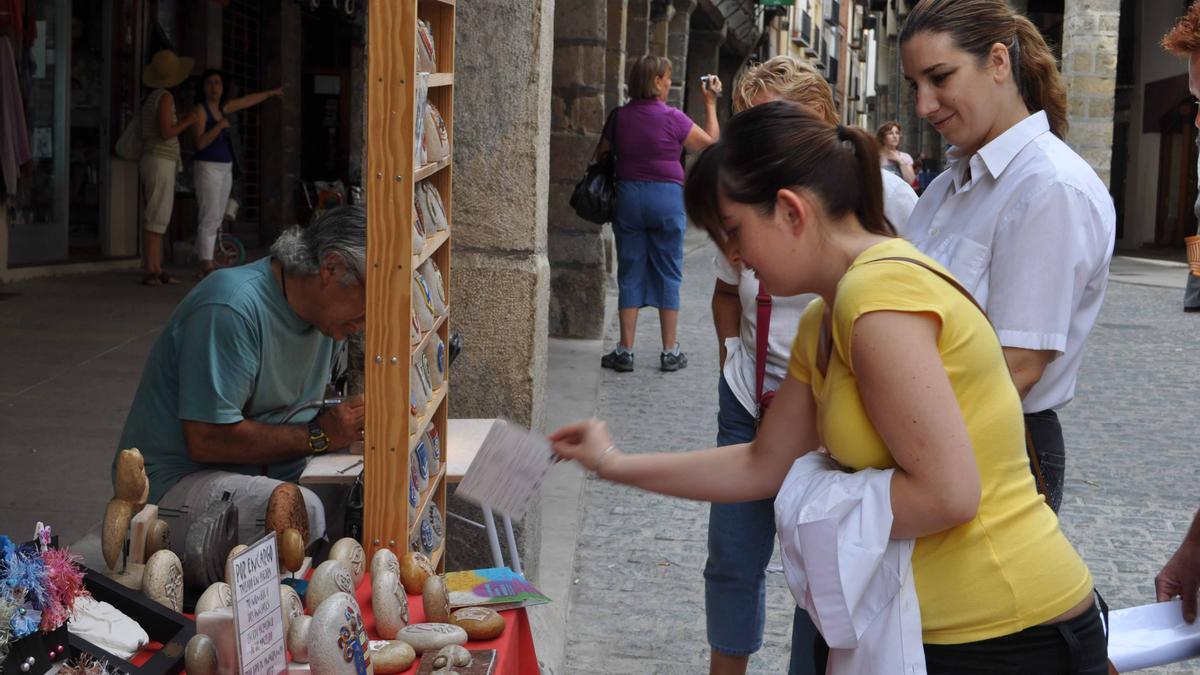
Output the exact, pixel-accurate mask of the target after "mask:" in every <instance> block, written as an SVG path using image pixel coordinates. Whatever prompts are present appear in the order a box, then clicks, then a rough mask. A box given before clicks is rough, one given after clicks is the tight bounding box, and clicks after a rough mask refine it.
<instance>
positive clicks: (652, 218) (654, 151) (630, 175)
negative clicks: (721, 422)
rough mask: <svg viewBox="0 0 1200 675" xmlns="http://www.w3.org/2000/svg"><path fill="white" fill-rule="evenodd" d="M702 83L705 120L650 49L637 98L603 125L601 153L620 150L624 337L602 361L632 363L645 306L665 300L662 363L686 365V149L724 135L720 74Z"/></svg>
mask: <svg viewBox="0 0 1200 675" xmlns="http://www.w3.org/2000/svg"><path fill="white" fill-rule="evenodd" d="M709 78H710V79H708V80H706V81H705V82H706V84H705V86H704V88H703V93H704V116H705V121H704V128H703V129H702V128H700V126H699V125H697V124H696V123H695V122H693V121H692V120H691V118H689V117H688V116H687V115H686V114H685V113H684V112H683V111H682V110H679V109H678V108H672V107H671V106H669V105H667V95H668V94H669V93H670V91H671V59H669V58H667V57H665V56H654V55H646V56H640V57H638V58H636V59H634V61H633V63H632V65H631V66H630V68H629V80H628V85H629V96H630V101H629V103H626V104H625V105H623V106H621V107H620V108H617V109H615V110H613V112H612V114H611V115H609V118H608V121H607V122H606V123H605V125H604V131H603V133H602V134H601V138H600V143H599V145H598V146H597V147H596V155H597V156H602V155H603V154H604V153H606V152H608V151H609V150H610V149H611V150H613V151H614V152H615V153H616V159H617V161H616V173H617V176H616V177H617V206H616V213H615V214H614V216H613V223H612V228H613V237H614V238H615V239H616V244H617V287H618V290H619V294H618V298H617V317H618V319H619V321H620V324H621V338H620V342H619V343H618V344H617V346H616V348H615V349H613V350H612V351H611V352H609V353H608V354H605V355H604V356H603V358H601V359H600V365H601V366H602V367H604V368H610V369H612V370H615V371H617V372H623V373H626V372H630V371H632V370H633V363H634V360H633V341H634V336H635V335H636V334H637V318H638V311H639V310H640V309H641V308H642V307H656V308H658V317H659V321H660V324H661V332H662V353H661V354H660V355H659V369H660V370H663V371H666V372H673V371H677V370H679V369H680V368H686V367H687V355H686V354H684V353H683V352H682V351H680V349H679V343H678V342H677V341H676V339H675V337H676V327H677V326H678V323H679V286H680V284H681V283H683V232H684V230H685V229H686V228H687V218H686V217H685V216H684V213H683V163H682V162H681V161H680V158H681V156H682V154H683V151H684V149H687V150H692V151H696V150H701V149H703V148H706V147H708V146H709V145H710V144H711V143H712V142H713V140H714V139H716V138H717V137H718V136H719V135H720V127H719V126H718V122H717V97H718V96H719V95H720V93H721V81H720V80H719V79H717V77H716V76H715V75H713V76H709Z"/></svg>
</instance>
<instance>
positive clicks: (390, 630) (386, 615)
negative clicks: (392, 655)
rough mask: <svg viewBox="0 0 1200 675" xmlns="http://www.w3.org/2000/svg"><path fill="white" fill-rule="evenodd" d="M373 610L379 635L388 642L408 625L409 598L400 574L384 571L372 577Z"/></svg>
mask: <svg viewBox="0 0 1200 675" xmlns="http://www.w3.org/2000/svg"><path fill="white" fill-rule="evenodd" d="M371 609H372V610H373V611H374V612H375V626H376V628H377V629H378V630H379V634H380V635H381V636H382V637H384V638H386V639H388V640H391V639H392V638H394V637H396V633H397V632H398V631H399V630H400V629H401V628H404V627H405V626H407V625H408V596H407V595H405V593H404V588H403V587H402V586H401V585H400V575H399V574H397V573H396V572H389V571H387V570H384V571H381V572H380V573H379V574H376V575H374V576H372V577H371Z"/></svg>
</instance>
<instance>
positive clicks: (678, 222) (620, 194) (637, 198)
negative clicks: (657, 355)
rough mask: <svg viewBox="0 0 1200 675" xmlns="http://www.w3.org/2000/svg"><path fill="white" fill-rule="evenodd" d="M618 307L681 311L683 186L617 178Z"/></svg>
mask: <svg viewBox="0 0 1200 675" xmlns="http://www.w3.org/2000/svg"><path fill="white" fill-rule="evenodd" d="M612 228H613V237H614V238H615V239H616V243H617V288H618V289H619V290H620V293H619V294H618V297H617V307H618V308H620V309H629V308H641V307H657V308H659V309H674V310H678V309H679V286H680V284H682V283H683V234H684V230H685V229H687V217H686V216H685V215H684V213H683V186H682V185H680V184H679V183H671V182H652V181H628V180H622V181H617V212H616V214H614V216H613V223H612Z"/></svg>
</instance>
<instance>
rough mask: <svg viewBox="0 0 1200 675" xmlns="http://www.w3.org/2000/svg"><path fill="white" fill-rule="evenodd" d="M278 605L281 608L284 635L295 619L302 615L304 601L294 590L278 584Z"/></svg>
mask: <svg viewBox="0 0 1200 675" xmlns="http://www.w3.org/2000/svg"><path fill="white" fill-rule="evenodd" d="M279 604H280V606H282V607H283V632H284V634H285V635H286V634H287V631H288V629H289V628H291V625H292V622H293V621H295V620H296V617H298V616H303V615H304V601H303V600H301V599H300V594H299V593H297V592H296V589H294V588H292V587H291V586H288V585H287V584H279Z"/></svg>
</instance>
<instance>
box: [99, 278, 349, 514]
mask: <svg viewBox="0 0 1200 675" xmlns="http://www.w3.org/2000/svg"><path fill="white" fill-rule="evenodd" d="M341 348H342V343H340V342H335V341H334V340H333V339H332V338H330V337H327V336H326V335H325V334H323V333H321V332H320V331H319V330H317V329H316V328H314V327H313V326H312V325H311V324H308V323H306V322H305V321H304V320H302V319H301V318H300V317H299V316H297V315H296V313H295V312H294V311H292V308H291V307H290V306H288V304H287V300H286V299H285V298H284V297H283V293H282V291H281V290H280V288H279V285H278V284H277V283H276V282H275V278H274V275H273V274H272V273H271V259H270V258H264V259H262V260H259V261H257V262H254V263H251V264H249V265H245V266H242V267H235V268H231V269H224V270H219V271H217V272H215V273H213V274H210V275H209V276H207V277H206V278H205V279H204V281H202V282H201V283H200V284H199V285H197V286H196V288H194V289H192V291H191V292H190V293H188V295H187V297H185V298H184V299H183V302H182V303H180V305H179V307H177V308H176V309H175V312H174V313H173V314H172V315H171V318H170V319H169V320H168V321H167V325H166V327H164V328H163V331H162V333H161V334H160V335H159V336H158V340H157V341H156V342H155V343H154V348H153V350H151V352H150V357H149V358H148V359H147V360H146V369H145V370H144V371H143V372H142V379H141V382H140V383H139V384H138V389H137V394H136V395H135V396H134V398H133V405H132V406H131V407H130V409H129V417H128V418H126V420H125V429H124V431H123V432H122V433H121V442H120V445H119V446H118V448H117V449H118V451H120V449H121V448H138V449H139V450H141V452H142V456H143V457H144V458H145V460H146V474H147V475H148V476H149V478H150V502H151V503H158V502H159V500H161V499H162V496H163V494H165V493H166V492H167V490H169V489H171V487H172V486H173V485H175V483H177V482H178V481H179V480H180V479H181V478H183V477H184V476H186V475H188V474H191V473H195V472H197V471H203V470H219V471H232V472H237V473H242V474H247V475H267V476H270V477H272V478H277V479H280V480H290V481H295V480H296V479H298V478H299V477H300V474H301V472H303V471H304V466H305V463H306V462H307V459H306V458H299V459H295V460H291V461H288V462H281V463H278V464H273V465H268V466H265V467H264V466H262V465H258V464H202V463H200V462H195V461H193V460H192V459H190V458H189V457H188V454H187V444H186V443H185V442H184V438H183V425H182V423H181V420H192V421H196V422H208V423H211V424H232V423H235V422H240V421H242V420H243V419H250V420H254V421H257V422H263V423H267V424H278V423H280V422H281V420H282V418H283V415H284V414H285V413H286V412H287V410H288V409H289V408H291V407H292V406H294V405H296V404H297V403H302V402H304V401H312V400H315V399H319V398H322V397H323V396H324V395H325V385H326V384H327V383H328V382H329V381H330V375H331V373H332V370H333V362H334V357H335V355H338V354H340V351H341ZM315 414H316V410H306V411H304V412H303V413H300V414H298V415H296V417H295V418H293V419H292V420H291V421H292V422H294V423H298V422H306V421H308V420H309V419H311V418H312V417H313V416H314V415H315ZM113 467H114V470H115V467H116V458H115V456H114V459H113Z"/></svg>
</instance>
